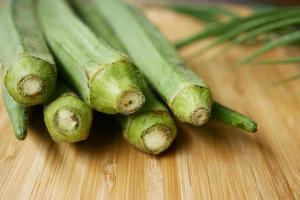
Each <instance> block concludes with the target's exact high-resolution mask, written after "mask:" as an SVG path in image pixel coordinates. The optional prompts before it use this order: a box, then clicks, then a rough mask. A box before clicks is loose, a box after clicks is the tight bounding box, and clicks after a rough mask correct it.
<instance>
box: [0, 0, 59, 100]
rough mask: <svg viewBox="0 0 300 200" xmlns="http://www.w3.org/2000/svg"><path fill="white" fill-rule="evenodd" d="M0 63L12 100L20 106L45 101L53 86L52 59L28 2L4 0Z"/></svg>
mask: <svg viewBox="0 0 300 200" xmlns="http://www.w3.org/2000/svg"><path fill="white" fill-rule="evenodd" d="M0 47H1V48H0V62H1V63H2V65H3V70H4V83H5V86H6V88H7V91H8V93H9V94H10V95H11V96H12V98H13V99H14V100H15V101H16V102H18V103H20V104H23V105H28V106H29V105H37V104H41V103H43V102H45V101H47V100H48V99H49V98H50V96H51V94H52V93H53V91H54V88H55V84H56V69H55V66H54V60H53V58H52V55H51V54H50V52H49V50H48V47H47V45H46V43H45V41H44V39H43V36H42V33H41V32H40V30H39V27H38V25H37V21H36V18H35V16H34V9H33V1H32V0H7V1H5V3H4V5H3V6H2V8H1V12H0Z"/></svg>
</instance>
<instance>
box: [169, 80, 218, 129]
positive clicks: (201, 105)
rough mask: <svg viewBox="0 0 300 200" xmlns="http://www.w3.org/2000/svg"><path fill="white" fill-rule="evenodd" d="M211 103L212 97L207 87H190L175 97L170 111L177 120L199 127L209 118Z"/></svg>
mask: <svg viewBox="0 0 300 200" xmlns="http://www.w3.org/2000/svg"><path fill="white" fill-rule="evenodd" d="M212 103H213V99H212V95H211V92H210V90H209V89H208V88H207V87H201V86H197V85H192V86H188V87H186V88H184V89H182V90H181V91H180V92H179V93H178V94H177V95H176V97H175V98H174V100H173V102H172V104H171V109H172V111H173V113H174V114H175V115H176V117H177V118H178V119H179V120H181V121H183V122H187V123H190V124H193V125H195V126H201V125H203V124H204V123H205V122H207V121H208V120H209V118H210V113H211V108H212Z"/></svg>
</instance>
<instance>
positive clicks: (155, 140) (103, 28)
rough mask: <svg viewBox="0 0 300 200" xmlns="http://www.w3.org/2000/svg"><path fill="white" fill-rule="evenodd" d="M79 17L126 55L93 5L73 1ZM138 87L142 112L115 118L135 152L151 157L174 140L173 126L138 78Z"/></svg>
mask: <svg viewBox="0 0 300 200" xmlns="http://www.w3.org/2000/svg"><path fill="white" fill-rule="evenodd" d="M73 4H74V7H75V9H76V11H77V13H78V14H79V15H80V17H81V18H82V19H83V20H84V21H85V23H87V24H88V25H89V26H90V27H91V29H92V30H93V31H94V32H95V34H97V35H98V36H101V37H102V38H103V39H104V40H105V41H106V42H108V43H109V44H110V45H111V46H112V47H114V48H116V49H118V50H120V51H122V52H126V51H125V48H124V47H123V45H122V44H121V43H120V41H119V39H118V38H117V37H115V34H114V32H113V30H112V29H111V27H110V26H109V24H107V21H106V20H105V19H104V17H103V16H102V15H101V13H100V12H98V10H97V8H96V7H95V3H93V2H86V1H85V0H75V1H73ZM140 86H141V88H142V90H143V93H144V94H145V97H146V103H145V105H144V106H143V108H142V109H141V110H139V111H138V112H136V113H134V114H133V115H129V116H124V115H119V116H118V117H117V119H118V122H119V123H120V124H121V127H122V130H123V136H124V138H125V139H126V140H127V141H128V142H129V143H131V144H132V145H134V146H135V147H137V148H138V149H140V150H142V151H144V152H148V153H151V154H159V153H161V152H163V151H164V150H166V149H167V148H168V147H169V146H170V145H171V143H172V142H173V140H174V139H175V137H176V126H175V123H174V121H173V119H172V116H171V114H170V113H169V111H168V109H167V108H166V106H165V105H164V104H162V103H161V102H160V101H159V100H158V99H157V98H156V97H155V96H154V94H153V93H152V91H151V90H150V88H149V86H148V85H147V83H146V81H145V80H144V79H143V78H141V82H140Z"/></svg>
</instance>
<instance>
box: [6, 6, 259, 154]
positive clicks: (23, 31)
mask: <svg viewBox="0 0 300 200" xmlns="http://www.w3.org/2000/svg"><path fill="white" fill-rule="evenodd" d="M0 47H1V48H0V62H1V65H2V69H3V70H2V76H3V87H2V88H3V90H2V91H3V101H4V104H5V107H6V110H7V112H8V114H9V118H10V121H11V124H12V127H13V129H14V133H15V135H16V138H17V139H19V140H24V139H25V138H26V134H27V128H28V124H29V116H28V115H29V111H30V110H31V109H32V107H34V106H36V105H42V106H43V108H44V109H43V115H44V122H45V125H46V127H47V129H48V132H49V134H50V136H51V137H52V138H53V140H55V141H57V142H66V143H75V142H79V141H82V140H85V139H87V138H88V135H89V132H90V128H91V124H92V122H93V110H94V111H97V112H102V113H106V114H110V115H114V116H115V118H116V123H118V124H119V125H120V127H121V129H122V133H123V136H124V138H125V139H126V141H128V142H129V143H130V144H132V145H133V146H135V147H136V148H138V149H139V150H141V151H143V152H147V153H149V154H154V155H156V154H159V153H161V152H163V151H165V150H166V149H168V147H169V146H170V145H171V144H172V142H173V141H174V139H175V138H176V132H177V130H176V125H175V122H174V117H176V118H177V119H178V120H179V121H182V122H185V123H189V124H192V125H194V126H201V125H203V124H205V123H206V122H207V121H208V120H210V119H211V120H215V121H218V122H221V123H223V124H226V125H230V126H233V127H236V128H240V129H243V130H245V131H248V132H255V131H256V129H257V128H256V127H257V126H256V123H255V121H253V120H252V119H250V118H249V117H247V116H245V115H243V114H241V113H238V112H236V111H234V110H232V109H229V108H227V107H225V106H223V105H221V104H220V103H217V102H215V101H214V100H213V97H212V92H211V90H210V88H209V86H208V85H207V83H206V82H205V81H204V80H203V79H202V78H201V77H200V76H199V75H197V74H195V73H194V72H193V71H192V70H190V69H189V68H188V67H187V66H186V65H185V63H184V62H183V60H182V59H181V58H180V57H179V56H178V53H177V51H176V49H175V48H174V47H173V46H172V45H171V44H170V43H169V42H168V41H167V39H166V38H165V37H164V36H163V35H162V34H161V33H160V32H159V30H158V29H157V28H156V27H155V26H154V25H152V24H151V22H150V21H149V20H148V19H147V18H146V17H145V16H144V15H143V13H142V11H140V10H138V9H137V8H136V7H134V6H132V5H129V4H128V3H125V2H123V1H121V0H95V1H86V0H73V1H66V0H6V1H5V2H4V4H3V5H1V10H0ZM199 134H200V133H199Z"/></svg>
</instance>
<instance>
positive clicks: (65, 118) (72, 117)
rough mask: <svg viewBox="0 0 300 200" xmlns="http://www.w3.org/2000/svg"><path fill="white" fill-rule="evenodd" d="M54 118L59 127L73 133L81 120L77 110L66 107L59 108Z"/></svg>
mask: <svg viewBox="0 0 300 200" xmlns="http://www.w3.org/2000/svg"><path fill="white" fill-rule="evenodd" d="M54 119H55V125H56V127H57V129H59V130H60V131H62V132H64V133H67V134H68V133H69V134H72V132H74V131H75V130H76V129H77V127H78V125H79V122H80V117H79V115H78V114H77V112H75V111H73V110H72V109H70V108H66V107H64V108H61V109H59V110H58V111H57V112H56V114H55V118H54Z"/></svg>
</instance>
